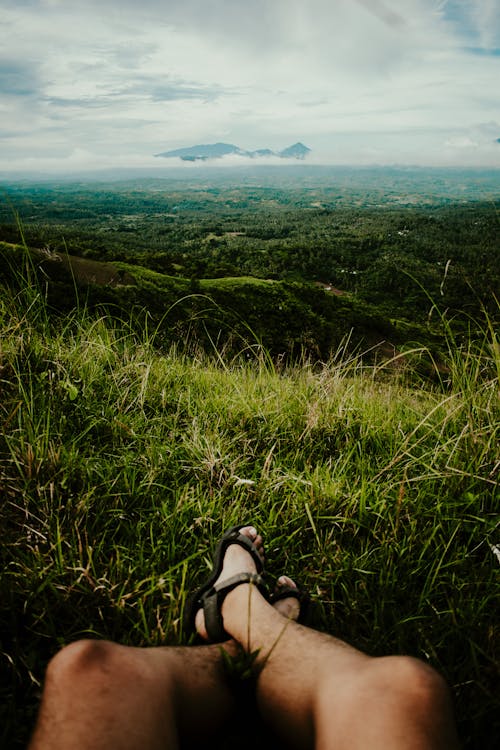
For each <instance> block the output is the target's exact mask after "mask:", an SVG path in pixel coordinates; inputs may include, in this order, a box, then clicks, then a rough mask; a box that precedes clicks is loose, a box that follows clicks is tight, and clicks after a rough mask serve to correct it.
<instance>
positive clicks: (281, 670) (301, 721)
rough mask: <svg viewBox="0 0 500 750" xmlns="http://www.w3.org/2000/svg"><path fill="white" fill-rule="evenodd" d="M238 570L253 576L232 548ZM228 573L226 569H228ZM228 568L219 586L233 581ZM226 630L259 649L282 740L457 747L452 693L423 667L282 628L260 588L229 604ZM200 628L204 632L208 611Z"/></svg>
mask: <svg viewBox="0 0 500 750" xmlns="http://www.w3.org/2000/svg"><path fill="white" fill-rule="evenodd" d="M228 556H230V558H231V569H232V570H234V569H235V567H237V560H239V564H240V571H250V572H253V571H254V564H253V561H252V560H251V558H250V556H249V555H248V554H247V553H246V552H245V550H243V549H242V548H240V547H236V546H232V547H230V548H229V549H228V551H227V553H226V558H225V561H226V559H227V558H228ZM224 568H225V564H224ZM224 568H223V570H222V573H221V576H220V578H219V580H220V581H222V580H224V579H225V578H226V577H227V575H226V572H225V569H224ZM222 616H223V620H224V628H225V630H226V631H227V632H228V633H230V634H231V636H232V637H233V638H235V639H236V640H237V641H238V642H239V643H240V644H241V645H242V646H243V647H244V648H245V649H246V650H249V651H254V650H256V649H259V657H258V659H257V665H258V667H259V669H260V673H259V676H258V679H257V701H258V705H259V708H260V711H261V714H262V716H263V717H264V718H265V719H266V720H267V721H268V722H269V724H270V725H271V726H272V727H273V728H274V729H275V731H276V733H277V734H278V735H279V736H280V737H281V738H282V739H284V740H285V741H287V742H289V743H290V744H291V745H295V746H298V747H316V748H321V749H323V748H325V749H326V748H335V750H343V749H344V748H349V750H356V748H360V749H361V748H363V750H364V749H365V748H366V747H370V748H371V750H377V748H381V749H382V748H383V750H393V749H394V750H395V749H396V748H397V749H398V750H400V749H401V748H405V750H420V749H422V750H423V749H424V748H425V750H433V749H434V748H439V749H440V750H442V748H447V750H452V748H456V747H458V740H457V735H456V730H455V725H454V720H453V714H452V708H451V702H450V698H449V694H448V689H447V687H446V685H445V683H444V681H443V680H442V678H441V677H440V676H439V675H438V674H437V673H436V672H435V671H434V670H433V669H431V668H430V667H428V666H427V665H426V664H424V663H423V662H420V661H419V660H417V659H413V658H410V657H402V656H389V657H379V658H372V657H369V656H367V655H366V654H364V653H362V652H360V651H358V650H357V649H355V648H353V647H351V646H349V645H348V644H346V643H344V642H343V641H340V640H337V639H336V638H334V637H332V636H330V635H327V634H325V633H319V632H317V631H314V630H311V629H309V628H306V627H304V626H302V625H299V624H297V623H295V622H293V621H291V620H290V621H287V622H285V623H284V622H283V618H282V616H281V614H280V613H279V612H278V611H276V610H275V609H273V607H271V606H270V605H269V603H268V602H267V601H266V600H265V599H264V598H263V596H262V595H261V594H260V593H259V591H258V590H257V588H256V587H255V586H252V585H250V584H242V585H240V586H238V587H237V588H235V589H234V590H233V591H231V592H230V593H229V594H228V595H227V596H226V598H225V599H224V601H223V603H222ZM196 626H197V629H198V631H199V632H200V634H201V635H206V631H205V630H204V617H203V612H202V611H200V612H199V613H198V615H197V619H196Z"/></svg>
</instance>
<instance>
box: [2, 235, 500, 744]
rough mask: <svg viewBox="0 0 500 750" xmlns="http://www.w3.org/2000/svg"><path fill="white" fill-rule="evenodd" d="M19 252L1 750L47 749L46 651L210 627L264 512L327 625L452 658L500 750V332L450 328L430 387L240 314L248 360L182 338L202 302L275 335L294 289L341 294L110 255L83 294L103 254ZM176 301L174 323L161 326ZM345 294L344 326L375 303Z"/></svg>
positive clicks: (369, 645)
mask: <svg viewBox="0 0 500 750" xmlns="http://www.w3.org/2000/svg"><path fill="white" fill-rule="evenodd" d="M4 250H5V252H6V254H7V253H8V252H10V253H11V257H14V256H15V257H17V258H18V259H19V263H18V266H17V277H16V278H17V282H16V284H14V281H15V279H14V277H13V276H12V273H11V274H10V276H9V278H7V276H8V274H7V272H6V271H5V269H4V270H3V280H2V281H1V290H0V291H1V293H0V325H1V331H2V337H1V345H0V389H1V394H2V395H1V399H0V423H1V425H2V430H1V432H0V496H1V498H2V502H1V504H0V525H1V529H2V544H1V546H0V555H1V557H0V570H1V584H0V586H1V588H0V594H1V595H0V640H1V649H0V651H1V656H0V658H1V660H2V674H3V675H4V677H3V678H2V681H1V687H0V690H1V693H0V705H1V706H2V708H1V709H0V715H1V722H0V727H1V729H0V744H1V745H2V746H3V747H11V748H20V747H24V746H25V743H26V740H27V737H28V735H29V732H30V731H31V727H32V726H33V721H34V717H35V712H36V708H37V704H38V698H39V687H40V684H41V681H42V680H43V675H44V669H45V666H46V664H47V661H48V659H49V658H50V657H51V656H52V655H53V654H54V653H55V652H56V651H57V650H58V648H59V647H60V646H61V645H63V644H65V643H68V642H71V641H73V640H76V639H78V638H81V637H92V638H111V639H115V640H119V641H121V642H124V643H129V644H133V645H136V646H145V645H157V644H186V643H188V642H189V634H187V633H185V632H184V631H183V629H182V612H183V607H184V605H185V602H186V597H187V596H188V594H189V592H190V591H191V590H192V589H193V587H194V586H195V585H196V584H197V583H198V582H199V581H200V579H201V578H202V577H203V576H204V573H205V572H206V568H207V559H209V549H210V548H211V546H212V544H213V541H214V539H215V538H217V537H218V536H219V535H220V533H221V531H222V530H223V529H224V528H226V527H228V526H229V525H231V524H233V523H236V522H240V521H243V520H245V521H246V520H249V521H252V522H253V523H255V524H256V525H257V526H258V528H259V529H260V530H262V533H263V535H264V538H265V540H266V546H267V555H266V557H267V563H266V565H267V573H266V575H267V576H268V577H269V578H270V579H273V578H274V577H276V576H278V575H280V574H281V573H282V572H284V571H286V572H287V573H288V574H289V575H291V576H293V577H295V578H297V580H299V581H300V583H301V584H302V585H304V586H305V587H306V588H307V589H308V590H309V591H310V592H311V595H312V598H313V601H314V603H315V621H314V625H315V627H317V628H319V629H322V630H325V631H327V632H329V633H332V634H335V635H337V636H339V637H341V638H343V639H345V640H347V641H348V642H350V643H352V644H353V645H355V646H357V647H359V648H361V649H364V650H366V651H367V652H369V653H371V654H374V655H382V654H388V653H405V654H412V655H414V656H417V657H419V658H422V659H424V660H425V661H427V662H428V663H430V664H432V665H433V666H435V667H436V668H437V669H439V670H440V671H441V672H442V673H443V674H444V676H445V677H446V679H447V680H448V682H449V684H450V686H451V689H452V693H453V697H454V700H455V705H456V710H457V717H458V722H459V730H460V735H461V738H462V740H463V744H464V747H465V748H481V750H488V749H489V748H491V750H493V747H495V746H496V744H497V740H498V737H499V733H500V725H499V716H500V712H499V708H500V705H499V699H498V690H497V688H498V663H499V660H498V642H499V639H498V635H499V632H498V623H499V617H498V615H499V612H498V601H499V598H498V593H499V591H498V559H497V556H498V536H497V534H498V531H497V525H498V483H497V478H498V438H499V424H500V420H499V416H500V413H499V412H500V410H499V401H498V394H499V382H498V373H499V371H500V362H499V351H498V344H497V343H496V341H495V339H494V337H492V334H491V333H490V332H488V331H487V332H486V333H485V337H484V341H483V345H482V346H481V347H479V348H477V347H475V346H472V344H470V345H469V346H464V345H462V348H461V349H460V350H459V349H458V348H457V346H456V345H455V343H454V342H453V340H448V352H447V357H446V361H445V363H444V364H445V365H446V372H447V376H446V380H447V382H446V384H445V383H440V382H437V383H436V384H434V385H431V384H429V383H428V384H427V386H426V387H422V383H419V385H418V387H415V386H413V385H412V382H413V378H412V376H411V373H406V374H404V376H402V374H401V372H400V371H399V370H396V371H394V372H392V373H391V372H388V371H387V368H384V367H381V366H380V364H377V362H375V363H372V364H368V363H367V362H366V361H365V360H363V359H362V358H360V357H356V356H355V355H354V354H352V353H351V354H350V355H349V356H346V357H341V356H340V355H338V356H337V357H336V358H333V357H330V358H329V359H328V360H325V361H324V362H320V361H315V362H314V361H312V360H310V361H308V360H307V359H305V358H302V360H300V361H295V363H293V362H292V361H291V360H290V362H289V363H287V362H286V361H284V360H282V359H279V358H273V357H272V356H271V355H270V354H269V353H268V352H267V350H266V349H265V348H264V347H262V346H260V347H255V346H253V344H254V342H255V336H254V332H253V331H250V330H249V327H248V325H247V327H246V328H245V327H244V326H242V328H241V329H238V336H240V337H242V336H243V333H244V332H245V333H246V339H245V340H244V339H243V338H240V340H239V342H238V346H239V349H240V350H242V349H244V355H243V356H234V355H233V353H232V351H231V354H229V350H224V348H223V347H222V346H220V347H219V345H218V342H217V340H214V341H213V342H212V356H208V355H207V354H206V353H204V351H205V348H204V347H199V348H198V349H196V347H191V350H190V351H189V348H186V347H185V346H184V345H183V342H182V340H181V339H180V338H179V337H180V336H181V334H182V332H184V333H185V334H187V333H189V326H187V327H186V321H182V318H183V316H185V315H186V311H187V310H189V311H190V315H191V318H190V325H194V323H195V322H196V321H197V320H203V325H206V326H207V329H206V333H207V336H208V335H209V334H210V333H211V329H210V327H209V321H210V320H212V319H213V310H214V304H215V305H216V306H217V305H218V306H219V307H222V306H224V305H225V304H226V302H227V306H228V307H229V306H230V305H231V306H232V307H233V311H234V318H233V319H232V322H231V325H234V326H236V324H237V321H238V320H239V319H240V318H239V317H238V316H241V315H242V312H241V311H244V314H245V316H246V315H248V313H249V311H251V310H252V305H256V306H259V305H260V306H264V305H265V306H266V310H269V314H271V312H272V311H273V310H274V311H275V315H276V317H275V318H271V317H270V318H269V319H268V321H267V323H266V326H267V327H268V328H269V329H270V331H271V334H272V337H271V340H273V341H275V340H276V339H275V338H273V337H275V336H276V333H275V331H277V330H278V328H277V326H278V324H279V320H280V318H279V314H278V312H276V309H275V308H276V306H279V304H280V303H282V302H283V301H284V302H285V303H286V305H287V306H289V309H288V311H287V320H288V321H290V320H291V315H290V307H291V306H292V305H296V308H294V309H295V311H296V312H295V314H296V315H301V316H302V317H304V316H306V315H309V316H310V320H311V321H313V320H314V316H317V319H318V321H319V320H320V318H321V310H322V309H323V308H321V306H319V308H318V307H315V305H317V304H318V305H319V303H316V298H315V300H314V301H313V300H312V293H313V290H311V289H310V288H303V287H301V286H298V287H295V286H294V285H283V284H279V283H272V282H266V281H259V282H256V281H254V280H252V279H220V280H218V281H217V282H215V281H214V282H210V281H204V282H200V284H199V288H198V289H190V284H191V282H189V281H182V280H179V279H176V280H173V279H168V278H166V277H164V276H163V275H161V274H154V273H152V272H147V271H145V270H138V269H132V268H129V267H126V266H124V265H123V264H118V263H116V264H114V266H112V267H111V265H112V264H107V265H106V267H105V268H104V266H95V267H93V268H94V271H96V272H97V270H99V273H100V274H102V276H101V277H100V279H99V281H100V284H98V285H97V284H92V283H90V284H89V283H88V280H87V282H86V289H87V294H86V296H85V298H84V299H83V298H81V299H80V308H79V309H76V310H75V309H74V301H75V288H78V289H79V294H80V293H81V291H82V289H83V286H82V287H80V286H79V284H80V282H82V276H81V274H82V273H83V270H85V273H87V271H88V272H90V271H91V266H82V267H80V269H78V267H77V266H76V265H75V264H72V263H71V262H68V265H65V262H64V261H63V260H61V261H55V260H54V261H53V263H52V266H50V269H49V262H48V261H42V260H41V256H38V258H37V257H36V256H34V257H35V260H34V261H33V263H32V262H31V261H30V256H29V255H26V254H25V255H24V256H18V255H15V253H16V251H15V250H14V249H13V248H10V250H8V248H7V247H4ZM35 267H36V269H37V270H36V269H35ZM52 269H55V270H52ZM35 270H36V272H35ZM49 270H50V274H49V276H48V277H47V278H49V279H50V282H49V283H48V286H47V285H46V284H45V282H44V278H46V277H45V276H44V274H43V271H45V272H47V273H49ZM71 272H72V273H73V274H74V275H75V277H78V278H76V279H75V281H74V282H73V281H72V280H71V281H70V280H69V279H68V273H69V274H70V276H71ZM116 272H117V274H118V275H116ZM106 274H108V275H107V276H106ZM112 279H114V281H112ZM106 280H107V281H106ZM21 282H22V283H21ZM175 285H177V286H175ZM55 289H57V290H58V295H59V297H57V296H56V297H55V298H54V290H55ZM65 289H66V291H67V298H64V299H63V298H62V297H61V296H60V295H61V294H62V291H63V290H65ZM98 292H99V295H98ZM102 294H104V297H102V296H100V295H102ZM94 295H95V299H94ZM106 295H108V296H106ZM169 295H170V296H169ZM209 295H210V298H211V299H213V300H214V302H213V303H212V302H211V301H210V302H209V301H208V296H209ZM227 295H230V297H228V296H227ZM308 295H311V297H309V296H308ZM186 296H188V298H189V300H190V301H189V305H190V306H191V307H189V306H188V307H186V306H185V305H186V304H187V303H186V302H183V300H184V299H185V297H186ZM47 298H48V301H47ZM146 298H147V299H148V300H150V301H151V300H155V299H157V300H158V303H157V304H158V308H154V307H153V308H152V309H153V312H152V313H149V314H145V313H140V312H139V305H140V304H141V303H142V302H143V300H145V299H146ZM318 298H320V299H321V300H322V302H321V305H323V304H325V305H326V304H330V302H328V303H327V302H325V301H324V300H326V299H330V298H327V297H326V295H323V296H322V297H318ZM93 299H94V301H95V305H94V308H95V309H93V310H92V309H91V307H92V306H91V305H90V303H91V302H92V300H93ZM167 299H171V300H172V303H171V308H172V309H171V310H169V312H168V314H167V315H165V316H164V319H165V321H168V326H169V327H168V331H169V335H168V336H167V335H166V334H165V336H164V338H163V339H162V338H161V336H160V334H159V333H158V330H157V326H156V327H155V325H152V322H153V318H154V315H155V314H156V311H160V310H162V311H163V313H164V312H165V311H164V305H165V300H167ZM193 299H194V300H199V301H200V307H196V306H195V305H194V302H193ZM236 299H237V300H238V304H236V303H235V300H236ZM84 301H85V302H88V303H89V307H88V308H85V306H84V304H83V303H84ZM331 302H332V303H333V304H337V303H335V301H334V299H333V297H332V298H331ZM56 303H57V305H56ZM104 303H106V304H107V305H108V306H109V305H112V304H116V305H120V306H121V307H120V310H121V311H122V312H123V310H125V309H126V306H127V305H129V306H132V307H134V308H135V309H136V311H137V314H136V316H135V317H136V319H137V320H139V319H140V317H141V314H142V319H143V322H145V323H147V325H144V326H143V327H142V329H140V328H139V327H137V326H134V325H132V324H131V323H130V322H127V318H126V316H125V322H120V321H119V319H118V318H113V317H112V316H110V315H109V314H104V311H105V309H106V305H105V304H104ZM65 305H66V311H65V312H64V314H62V312H63V309H64V307H65ZM301 305H302V306H303V307H301ZM56 306H57V311H56V312H54V309H53V308H54V307H56ZM203 306H205V307H208V309H210V311H211V313H210V316H212V317H209V316H205V317H203V311H204V309H205V307H203ZM238 306H239V307H238ZM328 309H330V308H328ZM331 309H335V310H338V311H339V312H338V317H339V319H341V311H349V314H355V313H356V314H360V315H361V313H360V312H359V309H358V308H355V307H354V306H351V305H350V304H349V303H348V301H344V300H339V306H338V307H335V308H333V307H332V308H331ZM129 312H130V310H129ZM171 312H174V316H173V319H170V318H169V315H170V314H171ZM260 312H261V310H258V309H257V310H256V311H255V321H257V318H258V314H260ZM279 312H281V311H279ZM163 313H162V314H163ZM342 314H345V315H347V312H343V313H342ZM150 316H151V317H150ZM176 316H177V317H176ZM197 316H198V317H197ZM241 319H242V320H246V321H248V320H249V318H248V317H247V318H245V319H243V318H241ZM122 320H123V316H122ZM128 320H129V321H131V320H132V321H133V320H134V316H132V315H131V316H129V319H128ZM325 320H327V319H326V316H325ZM370 320H372V319H371V318H370ZM155 321H156V319H155ZM302 322H303V321H302ZM327 322H328V321H327ZM150 323H151V325H150ZM350 323H351V319H350V318H349V321H348V323H346V325H348V324H350ZM254 325H256V323H254V320H252V321H251V324H250V328H251V327H252V326H254ZM318 325H319V324H318ZM161 330H162V331H163V329H161ZM201 330H202V328H201V327H200V328H199V331H201ZM214 330H215V329H214ZM325 330H327V327H326V324H325ZM371 330H374V329H371ZM259 332H262V335H264V333H265V331H264V327H262V329H259ZM197 335H198V333H197ZM293 335H294V333H293V329H291V330H290V336H292V337H293ZM325 335H326V334H325ZM176 337H177V339H178V340H176ZM208 340H209V339H208V338H207V339H206V341H208ZM198 341H202V338H201V334H200V336H199V339H198ZM245 341H246V348H245ZM300 343H301V345H302V342H300ZM159 344H160V345H159ZM207 350H208V348H207ZM495 545H497V546H495ZM251 734H252V737H251V740H252V746H255V742H256V737H257V739H259V738H258V731H257V729H256V730H255V732H252V733H251ZM240 740H241V738H240Z"/></svg>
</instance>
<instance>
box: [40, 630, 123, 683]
mask: <svg viewBox="0 0 500 750" xmlns="http://www.w3.org/2000/svg"><path fill="white" fill-rule="evenodd" d="M117 648H118V647H117V646H116V645H115V644H114V643H111V642H109V641H97V640H96V641H93V640H81V641H76V642H75V643H71V644H70V645H68V646H65V647H64V648H62V649H61V650H60V651H59V652H58V653H57V654H56V655H55V656H54V657H53V658H52V659H51V661H50V662H49V665H48V667H47V674H46V683H47V684H57V685H59V686H63V685H67V686H68V687H69V688H71V687H72V686H73V687H74V686H75V685H77V684H79V683H81V681H82V680H89V679H90V680H92V679H94V678H95V676H96V675H98V674H99V675H101V674H105V673H106V672H108V673H109V672H110V671H112V665H113V663H116V661H117V660H116V653H115V652H116V649H117Z"/></svg>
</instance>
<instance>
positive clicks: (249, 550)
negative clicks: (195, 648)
mask: <svg viewBox="0 0 500 750" xmlns="http://www.w3.org/2000/svg"><path fill="white" fill-rule="evenodd" d="M263 565H264V545H263V541H262V537H261V536H260V534H258V532H257V529H255V527H253V526H242V527H234V528H233V529H230V530H229V531H228V532H226V533H225V534H224V536H223V537H222V539H221V541H220V542H219V545H218V547H217V550H216V553H215V557H214V570H213V572H212V575H211V576H210V578H209V579H208V581H207V582H206V583H205V584H204V586H202V587H201V589H200V590H199V591H198V592H197V594H196V595H195V599H194V603H193V605H192V606H193V608H195V609H196V614H195V615H194V627H195V629H196V632H197V633H198V634H199V635H200V636H201V637H202V638H203V639H204V640H209V641H212V642H216V641H221V640H225V639H227V638H229V635H228V634H227V633H225V631H224V627H223V621H222V613H221V609H222V603H223V601H224V599H225V598H226V596H228V595H229V593H230V592H231V591H232V590H233V589H234V588H236V587H239V586H245V585H247V586H248V585H250V584H254V585H255V586H256V587H257V588H259V589H261V590H263V581H262V579H261V577H260V575H258V573H259V572H260V571H262V569H263Z"/></svg>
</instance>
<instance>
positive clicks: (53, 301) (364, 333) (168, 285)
mask: <svg viewBox="0 0 500 750" xmlns="http://www.w3.org/2000/svg"><path fill="white" fill-rule="evenodd" d="M0 254H1V255H2V257H3V259H4V262H3V263H2V265H1V267H0V280H2V279H3V281H4V283H6V284H8V285H9V286H10V287H11V288H12V289H15V288H16V285H17V284H18V283H19V280H18V270H19V269H22V268H23V267H24V265H25V264H26V263H27V264H28V266H29V267H30V270H31V273H32V274H33V276H34V278H36V279H37V283H39V284H41V285H42V287H43V288H44V294H45V296H46V299H47V302H48V305H49V307H50V308H51V309H52V310H53V311H54V312H59V313H63V314H68V313H69V312H70V311H71V310H73V309H75V308H80V309H81V308H82V307H85V308H86V309H89V310H101V311H103V312H105V313H106V314H112V315H113V317H115V318H117V317H118V318H121V319H123V318H126V319H127V322H129V323H130V324H132V325H134V326H136V327H139V328H142V327H143V326H144V325H148V326H149V328H150V329H154V330H155V331H156V342H157V344H162V345H164V346H169V345H171V344H172V343H174V342H176V343H179V342H181V341H182V342H184V345H185V350H186V351H187V350H190V351H193V350H197V351H198V350H202V351H205V352H208V353H213V352H214V347H215V349H216V350H219V349H220V348H223V349H224V351H225V353H226V354H228V355H236V354H238V353H240V352H241V350H242V349H243V348H248V347H250V348H255V347H257V348H258V347H263V349H264V350H265V351H266V352H267V353H269V354H270V355H271V356H272V357H274V358H276V357H279V358H280V359H281V360H283V359H286V360H287V361H291V360H297V359H301V358H303V357H308V358H313V359H315V360H320V361H326V360H328V359H330V358H331V357H332V356H334V355H335V353H336V352H339V351H343V352H344V353H345V352H349V353H353V352H356V353H358V354H359V353H361V352H364V355H365V358H366V359H369V360H370V361H373V360H374V359H375V358H378V359H379V361H380V360H382V361H383V360H387V359H391V358H392V357H394V355H395V354H396V353H398V352H401V351H403V350H405V349H406V350H408V349H413V348H414V347H415V346H427V347H430V348H431V349H432V351H433V353H434V360H436V359H439V355H438V352H439V347H440V345H441V344H442V334H441V335H439V334H438V332H437V329H434V330H431V329H430V328H429V327H424V326H423V325H418V324H416V323H414V324H410V323H408V322H404V321H399V322H398V321H396V320H390V319H389V318H387V317H384V316H383V315H382V313H381V312H380V311H379V309H378V308H377V307H375V306H374V305H370V304H369V303H367V302H365V301H363V300H360V299H357V298H355V297H354V296H351V295H349V294H345V295H342V296H338V295H335V294H329V293H328V292H327V291H325V290H324V289H323V288H321V287H320V286H318V285H315V284H313V283H306V282H299V281H277V280H270V279H269V280H266V279H258V278H254V277H251V276H237V277H223V278H217V279H186V278H182V277H179V276H169V275H167V274H164V273H158V272H156V271H152V270H150V269H147V268H144V267H142V266H139V265H132V264H130V263H123V262H118V261H116V262H101V261H97V260H92V259H88V258H82V257H77V256H72V255H68V254H63V253H58V252H51V253H48V252H44V251H41V250H39V249H31V250H30V251H29V252H28V253H27V251H26V250H25V249H24V248H23V247H22V246H19V245H15V244H9V243H6V242H1V243H0ZM145 311H147V312H145ZM420 370H421V372H422V373H425V374H432V373H433V371H434V365H433V362H432V360H428V361H427V363H425V362H422V363H421V367H420Z"/></svg>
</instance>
